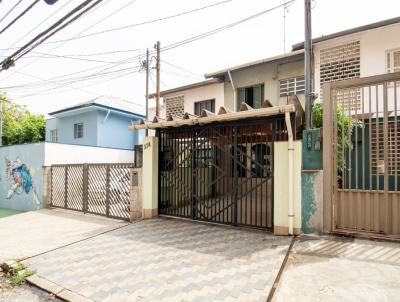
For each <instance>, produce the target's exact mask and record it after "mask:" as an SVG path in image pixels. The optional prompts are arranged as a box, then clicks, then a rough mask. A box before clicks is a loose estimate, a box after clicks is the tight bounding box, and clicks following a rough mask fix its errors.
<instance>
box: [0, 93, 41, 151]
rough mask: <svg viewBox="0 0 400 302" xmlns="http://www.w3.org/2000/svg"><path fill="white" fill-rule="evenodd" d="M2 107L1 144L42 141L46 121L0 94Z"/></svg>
mask: <svg viewBox="0 0 400 302" xmlns="http://www.w3.org/2000/svg"><path fill="white" fill-rule="evenodd" d="M0 98H1V99H2V104H3V105H2V109H3V145H14V144H24V143H33V142H40V141H44V139H45V128H46V121H45V119H44V116H43V115H35V114H33V113H31V112H30V111H29V110H28V109H27V108H26V106H22V105H18V104H16V103H14V102H12V101H11V100H9V99H7V98H6V97H5V96H4V95H2V94H0Z"/></svg>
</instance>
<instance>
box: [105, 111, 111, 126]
mask: <svg viewBox="0 0 400 302" xmlns="http://www.w3.org/2000/svg"><path fill="white" fill-rule="evenodd" d="M110 112H111V110H110V109H108V111H107V114H106V116H105V118H104V120H103V124H104V123H105V122H106V120H107V119H108V116H109V115H110Z"/></svg>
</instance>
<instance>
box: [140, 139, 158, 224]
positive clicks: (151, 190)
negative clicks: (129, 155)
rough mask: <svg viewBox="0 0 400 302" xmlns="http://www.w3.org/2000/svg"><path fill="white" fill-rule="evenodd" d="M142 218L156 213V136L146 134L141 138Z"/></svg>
mask: <svg viewBox="0 0 400 302" xmlns="http://www.w3.org/2000/svg"><path fill="white" fill-rule="evenodd" d="M142 186H143V190H142V205H143V219H150V218H153V217H155V216H157V215H158V138H157V137H154V136H147V137H145V138H144V139H143V167H142Z"/></svg>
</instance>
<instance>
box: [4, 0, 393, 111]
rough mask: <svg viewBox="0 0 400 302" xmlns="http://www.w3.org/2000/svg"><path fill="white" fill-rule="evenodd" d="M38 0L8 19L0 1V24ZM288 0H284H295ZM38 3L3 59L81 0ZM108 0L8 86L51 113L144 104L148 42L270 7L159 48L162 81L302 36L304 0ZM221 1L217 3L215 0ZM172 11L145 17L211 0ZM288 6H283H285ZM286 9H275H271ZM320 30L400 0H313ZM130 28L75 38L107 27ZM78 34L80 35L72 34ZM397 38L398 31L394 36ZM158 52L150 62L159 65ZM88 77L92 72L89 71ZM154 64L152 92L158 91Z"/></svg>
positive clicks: (30, 60) (37, 52)
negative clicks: (102, 101) (103, 104)
mask: <svg viewBox="0 0 400 302" xmlns="http://www.w3.org/2000/svg"><path fill="white" fill-rule="evenodd" d="M32 1H33V0H23V1H22V3H21V4H20V5H19V6H18V7H17V8H16V9H15V10H14V11H13V12H12V13H11V14H10V15H9V16H7V17H6V18H4V20H1V18H2V17H3V16H4V15H5V14H6V12H7V11H9V9H10V8H11V7H12V6H13V5H14V4H15V3H16V0H3V1H1V2H0V20H1V21H0V29H2V28H4V27H5V26H6V25H7V24H8V23H9V22H10V21H11V20H13V19H14V18H15V16H16V15H17V14H18V13H19V12H21V11H22V10H23V9H24V8H25V7H27V6H29V4H30V3H31V2H32ZM289 1H290V0H286V2H289ZM82 2H83V0H59V1H58V2H57V3H56V4H54V5H47V4H45V2H44V1H41V2H39V4H37V5H36V6H34V8H33V9H32V10H31V11H29V12H28V13H27V14H26V15H24V16H23V17H22V18H21V19H20V20H18V21H17V22H16V23H15V24H14V25H13V26H11V27H10V28H9V29H7V30H6V31H5V32H3V33H2V34H0V59H3V58H4V57H5V56H7V55H10V54H12V53H13V52H14V51H16V50H17V49H18V47H20V46H22V45H24V44H25V43H27V42H28V41H29V40H30V39H32V38H33V37H34V36H36V35H37V34H39V33H40V32H41V31H43V30H45V29H47V28H48V27H49V26H51V25H52V24H53V23H54V22H56V21H57V20H58V19H60V18H61V17H62V16H64V15H65V14H66V13H68V12H69V11H70V10H72V9H73V8H74V7H76V6H78V5H79V4H80V3H82ZM284 2H285V0H103V1H102V2H101V3H100V4H99V5H98V6H96V8H94V9H93V10H92V11H90V12H89V13H87V14H86V15H85V16H83V17H82V18H80V19H78V20H77V21H75V22H73V23H72V24H70V25H69V26H68V27H66V28H64V29H63V30H61V31H60V32H58V33H57V34H55V35H54V36H53V37H51V38H50V39H48V40H47V41H46V42H47V43H46V42H45V43H43V44H41V45H39V46H38V47H37V48H35V49H34V50H33V51H31V52H30V53H28V54H26V55H25V56H24V57H22V58H21V59H20V60H18V61H17V62H16V65H15V66H14V67H12V68H10V69H8V70H5V71H2V72H0V91H2V92H4V93H6V95H7V96H8V97H9V98H10V99H12V100H13V101H15V102H17V103H19V104H23V105H26V106H28V108H29V109H30V110H31V111H33V112H35V113H42V114H47V113H48V112H51V111H55V110H57V109H60V108H63V107H67V106H71V105H75V104H77V103H80V102H84V101H88V100H90V99H94V98H97V97H100V96H110V97H116V98H120V99H123V100H126V101H129V102H132V103H134V104H135V105H136V106H137V110H138V112H139V113H144V111H145V72H144V70H143V68H140V66H141V62H142V61H143V60H144V59H145V52H146V48H149V49H150V51H152V52H153V51H154V48H153V47H154V44H155V43H156V41H160V42H161V48H163V47H165V46H167V45H171V44H173V43H175V42H178V41H182V40H185V39H187V38H190V37H194V36H197V35H199V34H203V33H206V32H209V31H211V30H214V29H217V28H220V27H222V26H225V25H228V24H231V23H233V22H236V21H238V20H241V19H244V18H246V17H248V16H252V15H255V14H257V13H260V12H262V11H266V10H269V9H272V10H271V11H269V12H267V13H265V14H262V15H260V16H258V17H257V18H254V19H251V20H249V21H246V22H244V23H241V24H239V25H237V26H234V27H231V28H229V29H226V30H223V31H220V32H218V33H216V34H215V35H211V36H208V37H205V38H203V39H199V40H196V41H194V42H191V43H187V44H184V45H182V46H179V47H176V48H173V49H169V50H164V51H162V52H161V89H162V90H165V89H170V88H174V87H178V86H182V85H186V84H189V83H194V82H198V81H201V80H203V79H204V77H203V75H204V74H205V73H210V72H213V71H216V70H219V69H223V68H226V67H229V66H235V65H238V64H243V63H245V62H249V61H253V60H258V59H261V58H267V57H270V56H274V55H278V54H281V53H284V52H289V51H291V45H293V44H295V43H298V42H302V41H303V40H304V1H303V0H295V1H294V2H291V3H289V4H287V5H286V6H285V7H286V9H284V6H283V4H284ZM213 4H215V5H213ZM210 5H213V6H211V7H208V8H204V9H201V10H198V11H195V12H192V13H188V14H184V15H181V16H177V17H174V18H169V19H166V20H161V21H157V22H151V23H147V24H143V25H136V26H131V25H133V24H138V23H143V22H145V23H146V22H148V21H151V20H155V19H162V18H165V17H168V16H171V15H176V14H180V13H182V12H187V11H192V10H195V9H199V8H202V7H206V6H210ZM278 6H280V7H278ZM275 7H278V8H276V9H273V8H275ZM312 7H313V9H312V35H313V37H319V36H321V35H327V34H330V33H334V32H337V31H341V30H345V29H349V28H352V27H356V26H360V25H364V24H368V23H372V22H376V21H380V20H384V19H388V18H393V17H397V16H398V15H397V14H398V13H399V12H400V1H398V0H381V1H379V4H378V2H376V1H373V0H314V1H313V2H312ZM128 25H129V26H130V27H127V28H125V29H121V30H113V31H109V32H107V33H103V34H96V35H91V36H87V37H82V38H79V39H76V37H79V36H81V35H88V34H92V33H96V32H99V31H104V30H109V29H113V28H117V27H123V26H128ZM72 38H73V39H72ZM393 38H398V37H393ZM154 66H155V60H154V59H153V60H152V67H154ZM88 75H89V76H90V77H88ZM155 78H156V76H155V69H154V68H152V72H151V81H150V93H151V92H154V91H155V85H154V82H155Z"/></svg>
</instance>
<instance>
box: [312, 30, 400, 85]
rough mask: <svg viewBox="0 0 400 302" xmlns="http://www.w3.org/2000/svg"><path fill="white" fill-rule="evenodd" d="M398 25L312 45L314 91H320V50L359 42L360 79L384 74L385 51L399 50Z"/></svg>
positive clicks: (399, 34) (399, 31)
mask: <svg viewBox="0 0 400 302" xmlns="http://www.w3.org/2000/svg"><path fill="white" fill-rule="evenodd" d="M399 37H400V23H398V24H393V25H389V26H385V27H381V28H376V29H371V30H367V31H363V32H359V33H355V34H351V35H346V36H342V37H338V38H335V39H331V40H327V41H323V42H320V43H316V44H315V45H314V71H315V89H314V91H315V92H317V93H319V91H320V76H319V70H320V57H319V55H320V50H321V49H324V48H330V47H334V46H337V45H341V44H345V43H348V42H352V41H360V62H361V66H360V67H361V70H360V73H361V77H368V76H372V75H378V74H383V73H386V51H387V50H392V49H396V48H400V38H399Z"/></svg>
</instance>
